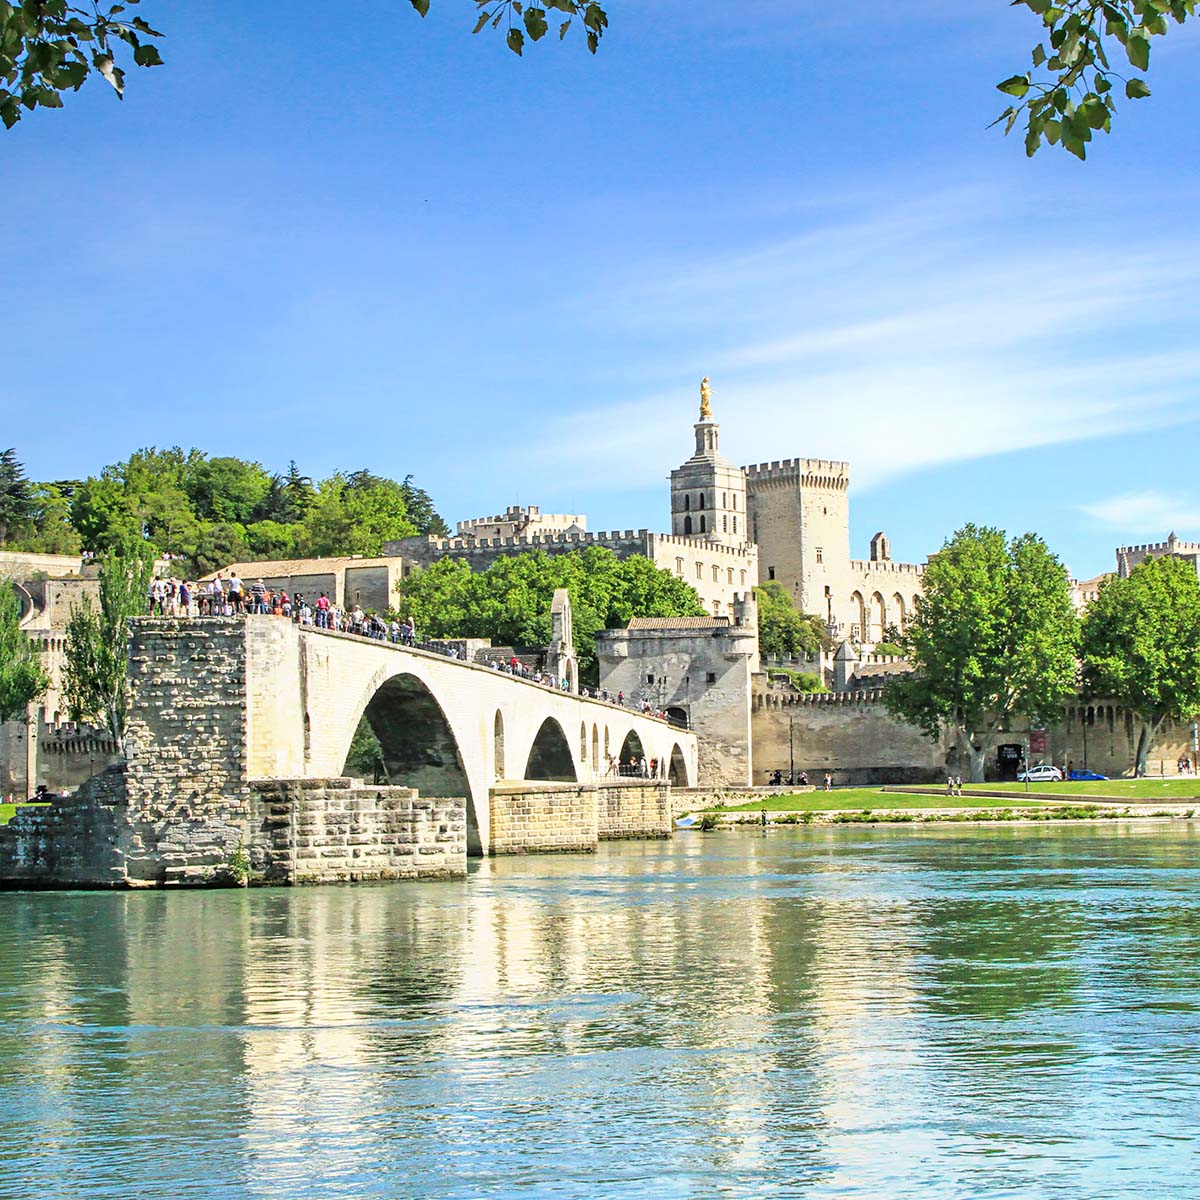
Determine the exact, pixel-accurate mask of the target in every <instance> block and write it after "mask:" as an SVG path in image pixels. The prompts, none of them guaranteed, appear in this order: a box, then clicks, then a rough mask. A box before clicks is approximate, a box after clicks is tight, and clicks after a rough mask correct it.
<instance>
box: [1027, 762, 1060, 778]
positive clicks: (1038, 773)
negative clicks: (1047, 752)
mask: <svg viewBox="0 0 1200 1200" xmlns="http://www.w3.org/2000/svg"><path fill="white" fill-rule="evenodd" d="M1062 777H1063V776H1062V772H1061V771H1060V770H1059V769H1058V768H1057V767H1052V766H1051V765H1050V764H1049V763H1038V764H1037V766H1036V767H1030V768H1029V770H1028V771H1018V772H1017V782H1018V783H1061V782H1062Z"/></svg>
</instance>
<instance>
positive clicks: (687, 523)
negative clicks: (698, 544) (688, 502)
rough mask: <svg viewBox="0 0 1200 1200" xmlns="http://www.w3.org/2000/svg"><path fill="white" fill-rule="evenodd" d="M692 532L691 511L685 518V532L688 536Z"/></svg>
mask: <svg viewBox="0 0 1200 1200" xmlns="http://www.w3.org/2000/svg"><path fill="white" fill-rule="evenodd" d="M691 532H692V516H691V513H689V514H688V515H687V516H686V517H684V518H683V533H684V536H685V537H686V536H687V535H688V534H690V533H691Z"/></svg>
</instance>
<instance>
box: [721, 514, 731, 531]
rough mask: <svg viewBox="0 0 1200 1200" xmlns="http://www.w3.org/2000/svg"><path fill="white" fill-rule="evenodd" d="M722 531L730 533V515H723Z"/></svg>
mask: <svg viewBox="0 0 1200 1200" xmlns="http://www.w3.org/2000/svg"><path fill="white" fill-rule="evenodd" d="M721 532H722V533H728V532H729V518H728V517H724V516H723V517H722V518H721Z"/></svg>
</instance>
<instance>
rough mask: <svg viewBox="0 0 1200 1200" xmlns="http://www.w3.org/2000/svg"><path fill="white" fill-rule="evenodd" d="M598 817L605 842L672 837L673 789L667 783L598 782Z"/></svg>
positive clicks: (601, 837) (600, 835)
mask: <svg viewBox="0 0 1200 1200" xmlns="http://www.w3.org/2000/svg"><path fill="white" fill-rule="evenodd" d="M596 819H597V823H598V829H599V837H600V840H601V841H602V842H607V841H620V840H622V839H624V838H667V837H670V836H671V830H672V827H673V826H672V820H671V789H670V788H669V787H667V786H666V785H665V784H636V785H630V784H621V783H601V784H597V786H596Z"/></svg>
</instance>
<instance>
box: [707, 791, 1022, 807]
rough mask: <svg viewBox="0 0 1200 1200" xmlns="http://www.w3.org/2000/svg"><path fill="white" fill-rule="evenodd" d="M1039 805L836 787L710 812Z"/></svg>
mask: <svg viewBox="0 0 1200 1200" xmlns="http://www.w3.org/2000/svg"><path fill="white" fill-rule="evenodd" d="M1038 806H1039V801H1038V799H1037V798H1036V797H1033V798H1031V799H1030V800H1029V801H1028V802H1027V801H1025V799H1024V798H1023V797H1022V798H1020V799H1018V798H1017V797H1015V796H1014V798H1013V799H1012V800H989V799H988V798H987V797H986V796H981V797H979V798H978V799H973V798H972V797H970V796H944V795H939V796H911V795H908V796H906V795H904V794H903V793H898V792H884V791H881V790H880V789H879V788H834V789H833V791H832V792H820V791H817V792H801V793H800V794H799V795H794V794H793V795H788V796H764V797H763V798H762V800H755V801H754V802H753V803H752V804H738V805H731V806H730V807H729V808H722V809H717V810H712V809H710V810H709V811H717V812H731V813H733V812H762V810H763V809H764V808H765V809H766V810H767V812H833V811H835V810H837V809H854V810H858V811H860V812H863V811H866V810H867V809H871V810H873V811H880V812H882V811H884V810H885V809H903V808H1034V807H1038Z"/></svg>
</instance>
